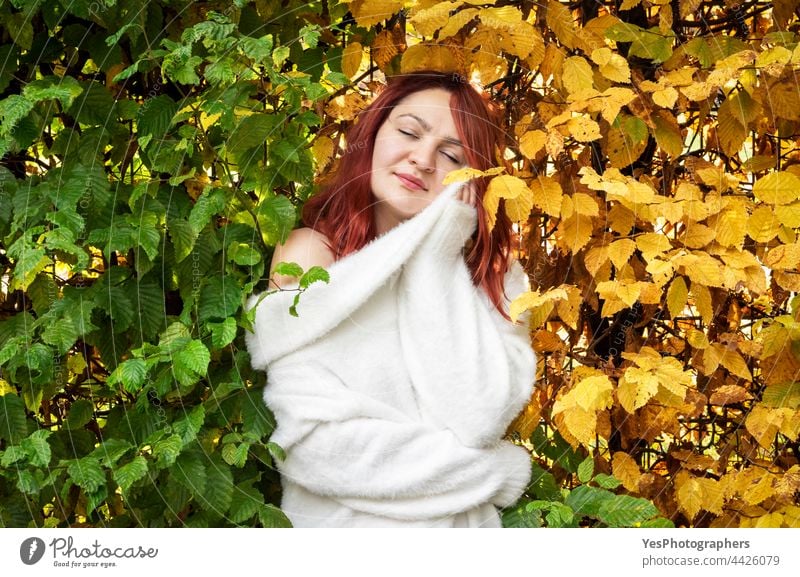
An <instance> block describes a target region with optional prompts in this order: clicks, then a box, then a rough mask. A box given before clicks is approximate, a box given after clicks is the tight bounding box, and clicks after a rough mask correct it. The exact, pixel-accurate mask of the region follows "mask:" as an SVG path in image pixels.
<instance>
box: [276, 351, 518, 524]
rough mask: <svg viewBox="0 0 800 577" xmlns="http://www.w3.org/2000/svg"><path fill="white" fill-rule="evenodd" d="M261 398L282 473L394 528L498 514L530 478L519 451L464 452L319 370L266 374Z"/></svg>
mask: <svg viewBox="0 0 800 577" xmlns="http://www.w3.org/2000/svg"><path fill="white" fill-rule="evenodd" d="M269 375H270V383H269V384H268V385H267V388H266V389H265V394H264V398H265V400H266V402H267V404H268V406H269V407H270V408H271V410H272V411H273V413H274V414H275V417H276V420H277V422H278V429H276V431H275V433H274V434H273V437H272V440H273V441H274V442H276V443H278V444H279V445H281V446H282V447H283V448H284V449H285V450H286V454H287V457H286V460H285V461H284V462H283V463H280V464H279V469H280V471H281V473H282V474H283V475H285V476H286V477H287V478H289V479H291V481H292V482H293V483H296V484H298V485H300V486H302V487H304V488H305V489H307V490H309V491H311V492H313V493H316V494H318V495H323V496H328V497H331V498H333V499H336V500H337V501H339V502H340V503H342V504H344V505H345V506H348V507H350V508H352V509H355V510H359V511H363V512H365V513H369V514H374V515H381V516H386V517H392V518H396V519H403V520H421V519H429V518H435V517H442V516H449V515H454V514H457V513H460V512H463V511H467V510H469V509H471V508H473V507H475V506H477V505H479V504H481V503H493V504H495V505H497V506H500V507H505V506H508V505H510V504H512V503H513V502H515V501H516V500H517V499H518V498H519V496H520V495H521V494H522V492H523V491H524V489H525V487H526V486H527V484H528V482H529V480H530V472H531V465H530V456H529V454H528V452H527V451H526V450H525V449H524V448H522V447H519V446H516V445H514V444H513V443H510V442H508V441H499V442H496V443H495V444H494V445H492V446H489V447H485V448H471V447H466V446H464V445H463V444H462V443H461V442H460V441H459V440H458V439H457V437H456V435H455V434H454V433H453V432H452V431H449V430H438V429H435V428H433V427H431V426H430V425H427V424H425V423H421V422H417V421H411V420H410V419H409V418H408V417H407V416H405V415H404V414H402V413H400V412H399V411H398V410H396V409H394V408H392V407H390V406H387V405H384V404H382V403H380V402H379V401H376V400H375V399H373V398H370V397H367V396H364V395H361V394H358V393H356V392H354V391H352V390H350V389H348V388H347V387H346V386H345V385H344V384H343V383H341V381H340V380H339V379H338V378H337V377H335V375H333V374H332V373H330V372H326V371H325V370H324V369H321V368H319V367H315V368H313V369H312V368H311V367H310V366H308V365H306V366H303V367H291V368H290V369H289V370H274V371H273V370H271V371H270V372H269Z"/></svg>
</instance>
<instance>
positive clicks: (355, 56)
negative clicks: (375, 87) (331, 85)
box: [342, 42, 364, 78]
mask: <svg viewBox="0 0 800 577" xmlns="http://www.w3.org/2000/svg"><path fill="white" fill-rule="evenodd" d="M363 56H364V48H363V46H361V43H359V42H351V43H350V44H348V45H347V46H345V49H344V50H343V51H342V72H343V73H344V75H345V76H347V77H348V78H353V77H354V76H355V75H356V74H357V73H358V69H359V68H360V67H361V60H362V58H363Z"/></svg>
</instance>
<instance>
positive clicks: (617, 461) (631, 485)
mask: <svg viewBox="0 0 800 577" xmlns="http://www.w3.org/2000/svg"><path fill="white" fill-rule="evenodd" d="M611 473H612V474H613V475H614V476H615V477H616V478H617V479H619V480H620V481H621V482H622V486H623V487H625V489H627V490H628V491H631V492H634V493H636V492H638V491H639V480H640V479H641V478H642V471H641V469H640V468H639V465H638V464H637V463H636V461H634V460H633V457H631V456H630V455H629V454H628V453H625V452H623V451H617V452H616V453H614V455H613V456H612V457H611Z"/></svg>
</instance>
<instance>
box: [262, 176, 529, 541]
mask: <svg viewBox="0 0 800 577" xmlns="http://www.w3.org/2000/svg"><path fill="white" fill-rule="evenodd" d="M457 188H458V187H457V186H451V187H448V188H447V189H446V190H445V191H444V192H442V194H441V195H440V196H439V197H437V198H436V199H435V200H434V201H433V202H432V203H431V204H430V205H429V206H428V207H427V208H426V209H425V210H423V211H422V212H420V213H419V214H418V215H417V216H415V217H414V218H412V219H410V220H408V221H406V222H404V223H402V224H400V225H398V226H396V227H395V228H393V229H392V230H390V231H389V232H387V233H386V234H384V235H383V236H381V237H379V238H377V239H376V240H374V241H373V242H371V243H370V244H368V245H367V246H365V247H364V248H363V249H362V250H360V251H358V252H357V253H354V254H352V255H349V256H347V257H345V258H343V259H341V260H339V261H337V262H335V263H334V264H333V265H331V266H330V267H328V272H329V273H330V277H331V280H330V283H329V284H327V285H326V284H324V283H315V284H314V285H312V286H311V287H310V288H309V289H308V290H307V291H306V292H305V293H303V295H302V296H301V297H300V304H299V306H298V309H297V310H298V313H299V317H293V316H291V315H289V313H288V309H289V306H290V304H291V302H292V299H293V298H294V294H295V293H294V292H293V291H285V292H279V293H275V294H271V295H267V296H266V297H264V298H263V299H262V300H261V301H260V302H258V298H257V297H253V298H252V299H251V301H250V306H253V305H256V303H258V304H257V306H258V310H257V313H256V323H255V333H252V334H250V333H248V335H247V344H248V349H249V350H250V354H251V357H252V362H253V366H254V367H255V368H257V369H265V370H267V377H268V382H267V387H266V388H265V392H264V399H265V401H266V403H267V405H268V406H269V407H270V408H271V409H272V411H273V412H274V414H275V417H276V419H277V424H278V426H277V429H276V430H275V432H274V433H273V435H272V441H274V442H276V443H278V444H279V445H281V446H282V447H283V448H284V449H285V450H286V453H287V457H286V460H285V461H284V462H282V463H279V464H278V467H279V470H280V472H281V474H282V483H283V501H282V504H281V506H282V508H283V510H284V511H285V512H286V514H287V515H288V516H289V518H290V519H291V521H292V523H293V524H294V525H295V526H297V527H300V526H304V527H309V526H314V527H345V526H349V527H376V526H379V527H455V526H483V527H498V526H500V520H499V516H498V513H497V508H496V507H505V506H508V505H510V504H512V503H514V502H515V501H516V500H517V499H518V498H519V496H520V494H521V493H522V491H523V490H524V489H525V487H526V486H527V483H528V482H529V480H530V471H531V468H530V457H529V455H528V453H527V451H526V450H525V449H523V448H522V447H519V446H516V445H514V444H513V443H510V442H508V441H503V440H501V439H502V436H503V434H504V432H505V430H506V428H507V427H508V425H509V423H510V422H511V421H512V420H513V418H514V417H515V416H516V415H517V414H518V413H519V411H520V410H521V409H522V408H523V407H524V406H525V403H526V402H527V401H528V399H529V398H530V394H531V390H532V387H533V381H534V377H535V359H534V355H533V351H532V350H531V346H530V340H529V337H528V331H527V328H526V326H525V325H524V324H516V325H514V324H512V323H510V322H509V321H508V320H506V319H505V318H503V317H502V316H501V315H500V314H499V313H498V311H497V310H496V309H495V308H494V307H493V305H492V304H491V303H490V301H489V299H488V298H487V297H486V295H485V293H484V292H483V291H482V290H481V289H478V288H476V287H475V286H474V285H473V284H472V281H471V278H470V273H469V270H468V268H467V266H466V264H465V262H464V259H463V256H462V252H461V249H462V247H463V246H464V243H465V242H466V240H467V239H468V238H469V237H470V236H471V234H472V232H473V231H474V230H475V226H476V220H477V216H476V210H475V208H474V207H472V206H469V205H467V204H465V203H463V202H461V201H459V200H457V199H456V198H455V193H456V191H457ZM505 288H506V295H507V296H508V297H509V298H510V299H513V298H514V297H515V296H517V295H518V294H519V293H521V292H523V291H524V290H526V288H527V279H526V277H525V274H524V272H523V271H522V268H521V267H520V266H519V264H518V263H514V265H513V266H512V267H511V270H510V271H509V273H508V275H507V276H506V284H505Z"/></svg>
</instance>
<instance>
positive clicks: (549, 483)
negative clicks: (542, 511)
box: [528, 463, 561, 501]
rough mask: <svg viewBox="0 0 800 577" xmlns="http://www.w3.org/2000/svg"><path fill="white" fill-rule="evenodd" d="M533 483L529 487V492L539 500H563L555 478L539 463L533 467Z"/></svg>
mask: <svg viewBox="0 0 800 577" xmlns="http://www.w3.org/2000/svg"><path fill="white" fill-rule="evenodd" d="M531 468H532V474H531V482H530V484H529V485H528V492H529V493H531V494H532V495H533V496H535V497H536V498H537V499H542V500H546V501H558V500H560V499H561V491H560V490H559V488H558V483H556V479H555V477H553V475H552V474H551V473H549V472H547V471H545V470H544V469H543V468H542V467H541V466H540V465H539V464H538V463H533V464H532V465H531Z"/></svg>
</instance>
